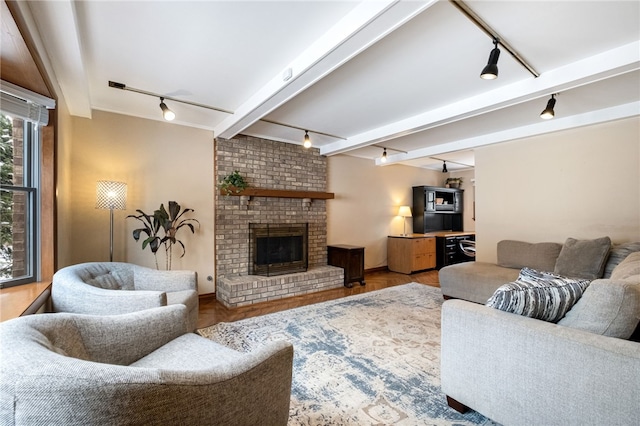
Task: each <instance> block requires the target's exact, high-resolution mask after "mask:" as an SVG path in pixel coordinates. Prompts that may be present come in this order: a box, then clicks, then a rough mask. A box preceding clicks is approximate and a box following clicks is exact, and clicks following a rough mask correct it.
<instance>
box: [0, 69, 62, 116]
mask: <svg viewBox="0 0 640 426" xmlns="http://www.w3.org/2000/svg"><path fill="white" fill-rule="evenodd" d="M55 106H56V101H55V100H53V99H50V98H47V97H46V96H42V95H40V94H38V93H35V92H32V91H30V90H27V89H24V88H22V87H20V86H16V85H15V84H12V83H9V82H7V81H4V80H0V109H2V111H3V112H5V113H7V114H9V115H13V116H15V117H20V118H22V119H23V120H28V121H30V122H33V123H36V124H38V125H42V126H46V125H47V123H49V111H48V109H52V108H55Z"/></svg>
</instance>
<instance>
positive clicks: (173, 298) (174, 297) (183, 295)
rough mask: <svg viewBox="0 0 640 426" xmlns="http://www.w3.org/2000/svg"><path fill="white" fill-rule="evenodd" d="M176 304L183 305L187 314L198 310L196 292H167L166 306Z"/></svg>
mask: <svg viewBox="0 0 640 426" xmlns="http://www.w3.org/2000/svg"><path fill="white" fill-rule="evenodd" d="M178 303H181V304H183V305H185V306H186V307H187V311H188V312H191V311H192V310H194V309H198V292H197V291H196V290H182V291H168V292H167V305H176V304H178Z"/></svg>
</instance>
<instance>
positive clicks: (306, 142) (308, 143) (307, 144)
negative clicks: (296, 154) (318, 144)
mask: <svg viewBox="0 0 640 426" xmlns="http://www.w3.org/2000/svg"><path fill="white" fill-rule="evenodd" d="M302 146H304V147H305V148H311V139H310V138H309V131H307V130H305V131H304V143H303V144H302Z"/></svg>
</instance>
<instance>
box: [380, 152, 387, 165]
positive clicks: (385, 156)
mask: <svg viewBox="0 0 640 426" xmlns="http://www.w3.org/2000/svg"><path fill="white" fill-rule="evenodd" d="M380 162H381V163H386V162H387V148H382V157H380Z"/></svg>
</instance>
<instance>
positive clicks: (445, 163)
mask: <svg viewBox="0 0 640 426" xmlns="http://www.w3.org/2000/svg"><path fill="white" fill-rule="evenodd" d="M448 172H449V170H447V162H446V161H444V160H443V161H442V173H448Z"/></svg>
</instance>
